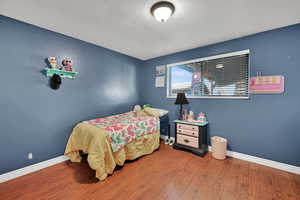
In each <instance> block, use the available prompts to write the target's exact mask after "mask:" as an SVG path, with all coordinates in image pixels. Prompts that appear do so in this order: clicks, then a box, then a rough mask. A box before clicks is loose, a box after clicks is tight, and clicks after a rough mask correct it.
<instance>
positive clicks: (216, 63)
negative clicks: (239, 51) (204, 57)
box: [201, 54, 249, 97]
mask: <svg viewBox="0 0 300 200" xmlns="http://www.w3.org/2000/svg"><path fill="white" fill-rule="evenodd" d="M248 62H249V54H245V55H239V56H232V57H226V58H220V59H214V60H208V61H202V62H201V80H202V81H201V84H202V85H201V90H202V96H240V97H247V96H248V73H249V72H248V64H249V63H248Z"/></svg>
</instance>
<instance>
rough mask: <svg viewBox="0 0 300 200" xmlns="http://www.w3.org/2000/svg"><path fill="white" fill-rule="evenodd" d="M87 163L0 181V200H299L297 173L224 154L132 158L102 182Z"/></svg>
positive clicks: (168, 151)
mask: <svg viewBox="0 0 300 200" xmlns="http://www.w3.org/2000/svg"><path fill="white" fill-rule="evenodd" d="M94 173H95V172H94V171H93V170H91V169H90V168H89V166H88V164H87V162H86V161H84V162H82V163H71V162H69V161H67V162H64V163H60V164H58V165H55V166H52V167H49V168H47V169H43V170H40V171H38V172H35V173H32V174H29V175H26V176H23V177H20V178H17V179H14V180H11V181H8V182H5V183H2V184H0V199H1V200H10V199H21V200H27V199H30V200H35V199H37V200H43V199H51V200H77V199H84V200H93V199H95V200H109V199H114V200H136V199H139V200H148V199H149V200H160V199H170V200H185V199H187V200H190V199H191V200H192V199H195V200H215V199H220V200H227V199H228V200H235V199H237V200H253V199H259V200H269V199H272V200H280V199H284V200H285V199H291V200H300V176H299V175H295V174H291V173H287V172H283V171H280V170H276V169H272V168H269V167H265V166H261V165H257V164H254V163H249V162H245V161H242V160H238V159H234V158H228V159H226V160H224V161H218V160H215V159H213V158H212V157H211V155H210V154H208V155H206V156H205V157H204V158H201V157H197V156H195V155H193V154H191V153H187V152H183V151H179V150H173V149H172V148H171V147H169V146H167V145H164V144H161V147H160V149H159V150H158V151H156V152H154V153H153V154H151V155H148V156H144V157H142V158H140V159H138V160H135V161H130V162H127V163H126V164H125V166H124V167H123V168H122V169H120V170H116V171H115V172H114V174H113V175H112V176H110V177H108V178H107V179H106V180H105V181H102V182H100V181H98V180H97V179H96V178H94Z"/></svg>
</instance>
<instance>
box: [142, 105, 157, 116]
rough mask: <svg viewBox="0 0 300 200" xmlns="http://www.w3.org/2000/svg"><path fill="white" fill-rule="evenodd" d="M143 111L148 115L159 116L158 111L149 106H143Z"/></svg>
mask: <svg viewBox="0 0 300 200" xmlns="http://www.w3.org/2000/svg"><path fill="white" fill-rule="evenodd" d="M144 112H145V113H146V114H148V115H149V116H153V117H160V114H159V112H157V111H156V110H155V109H154V108H150V107H147V108H144Z"/></svg>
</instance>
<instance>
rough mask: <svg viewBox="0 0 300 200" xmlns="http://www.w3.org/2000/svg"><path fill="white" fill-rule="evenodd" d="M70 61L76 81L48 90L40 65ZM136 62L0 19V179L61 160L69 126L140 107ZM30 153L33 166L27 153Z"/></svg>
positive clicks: (22, 24)
mask: <svg viewBox="0 0 300 200" xmlns="http://www.w3.org/2000/svg"><path fill="white" fill-rule="evenodd" d="M48 56H56V57H58V58H59V60H61V59H62V58H63V57H64V56H66V57H70V58H72V59H73V60H74V64H75V65H74V66H75V68H76V70H77V71H78V72H79V76H78V78H76V79H75V80H69V79H63V80H62V85H61V88H60V89H59V90H57V91H55V90H52V89H50V87H49V82H48V78H47V77H46V76H45V75H43V74H42V72H41V70H43V69H44V68H45V66H46V62H45V59H46V58H47V57H48ZM141 65H142V62H141V61H140V60H137V59H134V58H131V57H129V56H126V55H123V54H120V53H116V52H114V51H111V50H108V49H105V48H102V47H99V46H95V45H92V44H89V43H86V42H83V41H80V40H77V39H73V38H70V37H67V36H64V35H61V34H58V33H54V32H51V31H48V30H45V29H41V28H38V27H35V26H32V25H29V24H25V23H22V22H19V21H16V20H13V19H10V18H7V17H4V16H0V66H1V68H0V69H1V73H0V91H1V98H0V174H2V173H5V172H8V171H12V170H15V169H18V168H21V167H24V166H27V165H31V164H33V163H37V162H40V161H44V160H47V159H50V158H54V157H56V156H60V155H62V154H63V152H64V149H65V145H66V142H67V139H68V136H69V134H70V132H71V130H72V128H73V126H74V125H75V124H76V123H78V122H80V121H82V120H86V119H93V118H96V117H99V116H105V115H111V114H114V113H121V112H126V111H128V110H130V109H131V108H132V106H133V105H134V104H136V103H137V102H138V101H139V96H138V88H137V78H138V76H137V68H138V67H141ZM28 152H33V155H34V158H33V160H30V161H29V160H28V159H27V153H28Z"/></svg>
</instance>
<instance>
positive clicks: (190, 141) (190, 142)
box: [177, 134, 199, 148]
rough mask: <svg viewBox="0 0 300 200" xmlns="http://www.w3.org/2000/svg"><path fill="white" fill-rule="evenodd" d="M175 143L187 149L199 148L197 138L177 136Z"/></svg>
mask: <svg viewBox="0 0 300 200" xmlns="http://www.w3.org/2000/svg"><path fill="white" fill-rule="evenodd" d="M177 143H178V144H183V145H186V146H189V147H194V148H199V141H198V138H195V137H190V136H186V135H180V134H177Z"/></svg>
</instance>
